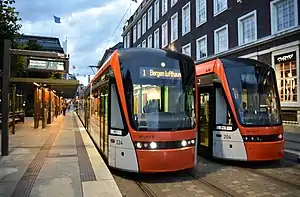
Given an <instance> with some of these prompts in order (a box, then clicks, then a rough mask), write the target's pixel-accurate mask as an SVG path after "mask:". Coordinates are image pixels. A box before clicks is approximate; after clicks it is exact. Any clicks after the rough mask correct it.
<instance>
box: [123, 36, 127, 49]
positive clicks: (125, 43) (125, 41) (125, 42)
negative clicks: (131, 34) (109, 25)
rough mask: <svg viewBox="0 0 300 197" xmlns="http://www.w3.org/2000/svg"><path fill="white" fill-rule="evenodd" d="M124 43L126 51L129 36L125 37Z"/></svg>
mask: <svg viewBox="0 0 300 197" xmlns="http://www.w3.org/2000/svg"><path fill="white" fill-rule="evenodd" d="M123 42H124V48H125V49H126V48H127V35H125V36H124V37H123Z"/></svg>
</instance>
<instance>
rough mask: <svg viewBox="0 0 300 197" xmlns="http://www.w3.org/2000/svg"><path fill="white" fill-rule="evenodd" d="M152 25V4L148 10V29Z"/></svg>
mask: <svg viewBox="0 0 300 197" xmlns="http://www.w3.org/2000/svg"><path fill="white" fill-rule="evenodd" d="M150 27H152V6H151V7H150V8H149V10H148V29H150Z"/></svg>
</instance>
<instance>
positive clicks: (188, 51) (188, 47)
mask: <svg viewBox="0 0 300 197" xmlns="http://www.w3.org/2000/svg"><path fill="white" fill-rule="evenodd" d="M182 53H183V54H185V55H188V56H191V43H189V44H187V45H184V46H183V47H182Z"/></svg>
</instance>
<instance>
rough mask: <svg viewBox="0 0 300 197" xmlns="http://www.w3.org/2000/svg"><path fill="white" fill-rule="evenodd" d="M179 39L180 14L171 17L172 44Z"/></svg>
mask: <svg viewBox="0 0 300 197" xmlns="http://www.w3.org/2000/svg"><path fill="white" fill-rule="evenodd" d="M177 39H178V13H176V14H174V15H173V16H172V17H171V42H174V41H175V40H177Z"/></svg>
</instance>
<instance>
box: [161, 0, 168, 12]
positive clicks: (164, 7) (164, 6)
mask: <svg viewBox="0 0 300 197" xmlns="http://www.w3.org/2000/svg"><path fill="white" fill-rule="evenodd" d="M161 7H162V9H161V14H162V15H164V14H165V13H167V11H168V0H162V2H161Z"/></svg>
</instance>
